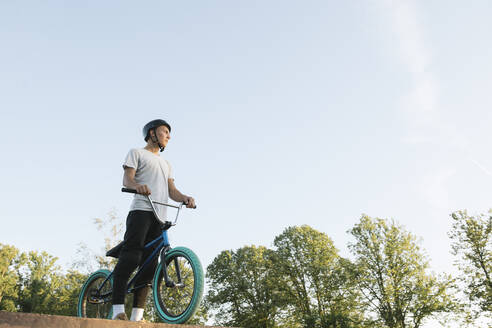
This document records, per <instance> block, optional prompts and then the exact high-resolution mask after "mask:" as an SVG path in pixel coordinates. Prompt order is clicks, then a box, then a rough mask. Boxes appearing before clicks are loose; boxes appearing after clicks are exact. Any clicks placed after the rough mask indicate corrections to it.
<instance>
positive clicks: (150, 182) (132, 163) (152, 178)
mask: <svg viewBox="0 0 492 328" xmlns="http://www.w3.org/2000/svg"><path fill="white" fill-rule="evenodd" d="M125 167H131V168H134V169H135V170H136V172H135V182H136V183H138V184H146V185H147V186H148V187H149V189H150V192H151V195H150V197H151V198H152V200H155V201H158V202H161V203H167V202H168V199H169V187H168V184H167V180H168V179H174V176H173V171H172V168H171V164H169V162H168V161H166V160H165V159H163V158H161V157H160V156H159V155H156V154H154V153H152V152H151V151H148V150H147V149H143V148H141V149H136V148H135V149H130V151H129V152H128V155H126V158H125V162H124V163H123V168H125ZM154 207H155V209H156V211H157V214H158V215H159V217H160V219H161V220H163V221H165V220H167V206H163V205H158V204H155V205H154ZM132 210H143V211H152V207H151V206H150V203H149V201H148V200H147V197H146V196H143V195H139V194H135V196H134V198H133V202H132V204H131V206H130V211H132Z"/></svg>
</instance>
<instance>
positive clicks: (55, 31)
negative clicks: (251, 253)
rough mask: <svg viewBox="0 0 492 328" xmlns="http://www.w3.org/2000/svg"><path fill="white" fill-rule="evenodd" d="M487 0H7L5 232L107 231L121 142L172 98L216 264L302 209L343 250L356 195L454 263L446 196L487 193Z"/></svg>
mask: <svg viewBox="0 0 492 328" xmlns="http://www.w3.org/2000/svg"><path fill="white" fill-rule="evenodd" d="M491 13H492V3H491V2H490V1H470V2H466V3H465V2H462V1H384V0H370V1H369V0H368V1H302V2H301V1H179V2H165V1H149V2H138V3H137V2H135V1H103V2H101V1H84V2H75V1H72V2H66V1H43V2H40V1H23V2H18V1H2V2H1V3H0V42H1V43H0V49H1V51H0V111H1V120H0V137H1V138H0V143H1V144H0V147H1V150H2V152H1V153H2V155H1V162H2V163H3V164H2V168H3V170H2V174H1V179H2V182H3V183H2V185H3V188H2V190H1V191H0V195H1V199H2V202H1V205H0V211H1V217H2V229H1V230H0V242H1V243H7V244H13V245H15V246H17V247H19V248H20V249H22V250H46V251H48V252H49V253H51V254H53V255H55V256H58V257H59V258H60V263H61V264H65V263H70V261H71V260H72V258H73V257H74V256H75V250H76V248H77V244H78V243H79V242H81V241H84V242H86V243H88V244H90V245H93V246H94V248H96V249H97V248H98V247H99V246H100V245H101V244H102V236H101V235H100V234H98V233H97V232H96V229H95V226H94V225H93V224H92V218H95V217H105V216H106V213H107V212H109V211H110V210H111V209H113V208H115V209H116V210H117V212H118V213H119V215H120V217H121V220H122V221H123V220H124V218H125V217H126V213H127V209H128V206H129V202H130V196H128V195H126V194H122V193H121V192H119V189H120V186H121V180H122V173H123V172H122V169H121V164H122V161H123V159H124V157H125V155H126V153H127V151H128V149H129V148H132V147H140V146H143V145H144V143H143V140H142V138H141V128H142V126H143V125H144V124H145V123H146V122H147V121H149V120H151V119H154V118H164V119H166V120H168V121H169V122H170V123H171V125H172V139H171V142H170V144H169V146H168V148H167V149H166V151H165V152H164V153H163V155H162V156H163V157H164V158H166V159H168V160H169V161H170V162H171V163H172V165H173V167H174V171H175V177H176V184H177V186H178V188H179V189H180V190H181V191H183V192H184V193H188V194H191V195H193V196H194V197H195V198H196V200H197V203H198V209H197V210H195V211H191V210H189V211H185V212H184V213H183V216H182V218H181V221H180V224H179V225H178V226H177V227H176V228H175V229H174V230H172V231H171V240H172V242H173V244H174V245H186V246H189V247H190V248H192V249H194V250H195V251H196V252H197V253H198V255H199V256H200V258H201V259H202V260H203V264H204V266H206V265H208V264H209V263H210V262H211V260H212V259H213V258H214V257H215V256H216V255H217V254H218V253H219V252H220V251H222V250H225V249H236V248H239V247H242V246H244V245H249V244H256V245H265V246H271V245H272V242H273V238H274V237H275V236H276V235H278V234H280V233H281V232H282V231H283V229H285V228H286V227H287V226H291V225H300V224H309V225H311V226H313V227H314V228H316V229H318V230H320V231H323V232H325V233H327V234H328V235H329V236H330V237H331V238H332V239H333V240H334V242H335V244H336V246H337V247H338V248H339V249H340V251H341V254H342V255H344V256H347V255H348V252H347V247H346V245H347V242H348V241H350V240H351V239H350V236H349V235H347V233H346V231H347V230H348V229H350V228H351V227H352V226H353V225H354V224H355V223H356V222H357V221H358V219H359V217H360V215H361V214H362V213H366V214H368V215H370V216H379V217H384V218H394V219H395V220H397V221H398V222H399V223H401V224H403V225H404V226H405V227H406V228H407V229H408V230H409V231H411V232H412V233H414V234H415V235H417V236H419V237H422V246H423V248H424V249H425V250H426V252H427V253H428V254H429V257H430V259H431V265H432V269H433V270H435V271H437V272H442V271H449V270H451V269H452V265H451V261H452V257H451V255H450V254H449V251H450V248H449V240H448V238H447V235H446V233H447V231H448V230H449V228H450V220H449V214H450V213H451V212H452V211H454V210H458V209H468V210H469V211H470V212H471V213H479V212H485V211H487V210H488V209H489V208H490V207H492V202H491V199H492V173H491V171H492V154H491V151H490V150H491V148H492V142H491V138H490V125H491V121H492V111H491V107H492V106H491V105H492V93H491V92H490V90H491V89H492V63H491V60H490V58H492V42H491V41H490V31H491V30H492V22H491V20H490V15H491Z"/></svg>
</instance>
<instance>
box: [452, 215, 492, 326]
mask: <svg viewBox="0 0 492 328" xmlns="http://www.w3.org/2000/svg"><path fill="white" fill-rule="evenodd" d="M490 213H492V210H491V211H490V212H489V214H490ZM451 217H452V219H453V226H452V229H451V231H450V233H449V236H450V238H451V240H452V245H451V247H452V253H453V254H454V255H455V256H457V260H456V262H455V264H456V265H457V267H458V268H459V270H460V271H461V277H460V280H461V281H462V282H463V283H464V284H465V286H466V287H465V288H464V293H465V295H466V296H467V298H468V301H469V304H470V305H472V306H475V307H476V308H478V309H476V310H475V311H474V312H475V315H479V314H484V313H485V314H488V315H489V316H490V315H491V314H492V216H491V215H484V214H480V215H477V216H470V215H468V214H467V212H466V211H458V212H455V213H453V214H451Z"/></svg>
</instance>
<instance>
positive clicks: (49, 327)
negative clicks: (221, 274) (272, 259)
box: [0, 311, 220, 328]
mask: <svg viewBox="0 0 492 328" xmlns="http://www.w3.org/2000/svg"><path fill="white" fill-rule="evenodd" d="M106 327H107V328H178V327H179V328H203V327H205V326H190V325H169V324H165V323H140V322H131V321H113V320H104V319H85V318H76V317H65V316H59V315H47V314H37V313H19V312H5V311H0V328H106ZM206 327H210V326H206ZM217 328H220V327H217Z"/></svg>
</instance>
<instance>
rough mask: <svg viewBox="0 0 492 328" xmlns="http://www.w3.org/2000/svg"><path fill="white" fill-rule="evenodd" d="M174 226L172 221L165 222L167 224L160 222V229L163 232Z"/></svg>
mask: <svg viewBox="0 0 492 328" xmlns="http://www.w3.org/2000/svg"><path fill="white" fill-rule="evenodd" d="M172 226H173V224H172V222H171V221H165V222H160V228H161V230H168V229H169V228H171V227H172Z"/></svg>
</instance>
